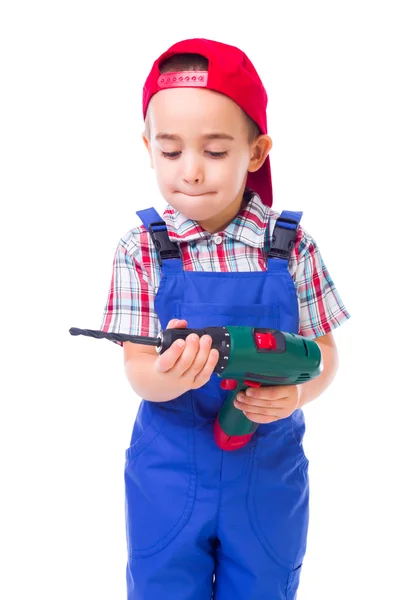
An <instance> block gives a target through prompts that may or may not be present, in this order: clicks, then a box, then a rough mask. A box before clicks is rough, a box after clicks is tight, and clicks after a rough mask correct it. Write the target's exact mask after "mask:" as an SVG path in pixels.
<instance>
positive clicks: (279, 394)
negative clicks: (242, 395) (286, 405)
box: [246, 385, 291, 400]
mask: <svg viewBox="0 0 420 600" xmlns="http://www.w3.org/2000/svg"><path fill="white" fill-rule="evenodd" d="M290 387H291V386H287V385H285V386H276V387H260V388H248V389H247V390H246V397H247V398H252V399H253V400H254V398H258V399H260V400H278V399H279V398H287V397H288V396H290V394H291V390H290Z"/></svg>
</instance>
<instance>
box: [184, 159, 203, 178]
mask: <svg viewBox="0 0 420 600" xmlns="http://www.w3.org/2000/svg"><path fill="white" fill-rule="evenodd" d="M182 178H183V180H184V181H185V182H186V183H189V184H190V185H199V184H202V183H203V181H204V169H203V165H202V163H201V161H200V160H198V159H197V158H194V157H189V158H187V157H186V158H185V160H184V164H183V173H182Z"/></svg>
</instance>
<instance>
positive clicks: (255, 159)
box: [248, 135, 273, 173]
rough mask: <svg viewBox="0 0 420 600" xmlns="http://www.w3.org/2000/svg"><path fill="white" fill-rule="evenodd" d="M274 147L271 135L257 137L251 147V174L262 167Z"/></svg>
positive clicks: (249, 167) (249, 169)
mask: <svg viewBox="0 0 420 600" xmlns="http://www.w3.org/2000/svg"><path fill="white" fill-rule="evenodd" d="M272 147H273V140H272V139H271V137H270V136H269V135H260V136H258V137H257V139H256V140H255V141H254V142H253V143H252V146H251V158H250V161H249V165H248V171H249V172H250V173H254V172H255V171H258V169H259V168H260V167H262V165H263V164H264V161H265V159H266V158H267V155H268V153H269V152H270V150H271V148H272Z"/></svg>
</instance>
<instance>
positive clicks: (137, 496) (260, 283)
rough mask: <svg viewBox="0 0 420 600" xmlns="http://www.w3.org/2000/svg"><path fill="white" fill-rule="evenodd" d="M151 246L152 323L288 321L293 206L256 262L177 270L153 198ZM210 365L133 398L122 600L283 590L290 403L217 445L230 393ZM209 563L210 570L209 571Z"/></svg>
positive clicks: (248, 596)
mask: <svg viewBox="0 0 420 600" xmlns="http://www.w3.org/2000/svg"><path fill="white" fill-rule="evenodd" d="M137 214H138V215H139V217H140V219H141V220H142V222H143V223H144V225H145V226H146V228H148V230H149V233H150V235H152V238H153V240H154V243H155V246H156V247H157V249H158V252H159V263H160V264H161V275H162V277H161V283H160V287H159V289H158V292H157V294H156V298H155V309H156V312H157V314H158V317H159V320H160V323H161V325H162V327H163V328H166V326H167V324H168V322H169V321H170V320H171V319H173V318H178V319H186V320H187V327H189V328H202V327H211V326H223V325H225V326H226V325H242V326H251V327H267V328H274V329H279V330H281V331H287V332H290V333H298V330H299V308H298V300H297V293H296V288H295V285H294V283H293V280H292V277H291V275H290V273H289V271H288V268H287V266H288V260H289V257H290V252H291V248H293V244H294V239H295V236H296V229H297V226H298V224H299V221H300V218H301V216H302V213H301V212H291V211H283V212H282V214H281V216H280V217H279V219H278V220H277V223H276V227H275V232H274V235H273V239H272V240H270V239H269V230H268V226H267V234H266V244H265V250H266V252H267V254H268V258H267V271H262V272H204V271H184V270H183V267H182V260H181V255H180V252H179V248H178V246H177V244H175V243H173V242H171V241H170V239H169V237H168V234H167V230H166V225H165V223H164V221H162V218H161V217H160V216H159V214H158V213H157V212H156V211H155V209H153V208H149V209H147V210H141V211H139V212H137ZM220 381H221V379H220V378H219V377H218V376H217V375H216V374H214V373H213V375H212V376H211V378H210V380H209V381H208V382H207V383H206V384H205V385H203V386H202V387H201V388H199V389H196V390H191V391H189V392H186V393H185V394H183V395H182V396H179V397H178V398H175V399H174V400H171V401H169V402H150V401H147V400H146V399H145V400H143V401H142V402H141V403H140V406H139V410H138V413H137V417H136V421H135V424H134V428H133V433H132V438H131V445H130V447H129V448H128V449H127V450H126V463H125V486H126V487H125V489H126V526H127V546H128V563H127V591H128V600H168V599H170V600H210V598H214V600H257V599H258V600H274V599H277V600H293V599H295V598H296V590H297V587H298V583H299V576H300V568H301V563H302V560H303V557H304V554H305V549H306V537H307V528H308V516H309V515H308V500H309V487H308V460H307V458H306V456H305V454H304V451H303V448H302V438H303V435H304V431H305V423H304V416H303V412H302V410H301V409H298V410H296V411H295V412H294V413H293V414H292V415H291V416H290V417H288V418H286V419H282V420H280V421H276V422H274V423H269V424H262V425H260V426H259V427H258V429H257V431H256V433H255V434H254V435H253V436H252V438H251V441H250V442H249V443H248V444H247V445H246V446H244V447H243V448H240V449H237V450H233V451H224V450H221V449H220V448H219V447H218V446H217V444H216V442H215V440H214V435H213V426H214V421H215V419H216V417H217V414H218V412H219V409H220V407H221V405H222V403H223V401H224V399H225V398H226V395H227V394H228V393H229V392H228V391H226V390H223V389H222V388H221V387H220ZM213 574H214V575H215V582H214V583H213Z"/></svg>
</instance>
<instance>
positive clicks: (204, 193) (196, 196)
mask: <svg viewBox="0 0 420 600" xmlns="http://www.w3.org/2000/svg"><path fill="white" fill-rule="evenodd" d="M215 193H216V192H203V193H202V194H187V193H186V192H181V194H184V196H189V197H190V198H199V197H200V196H209V195H210V194H215Z"/></svg>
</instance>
